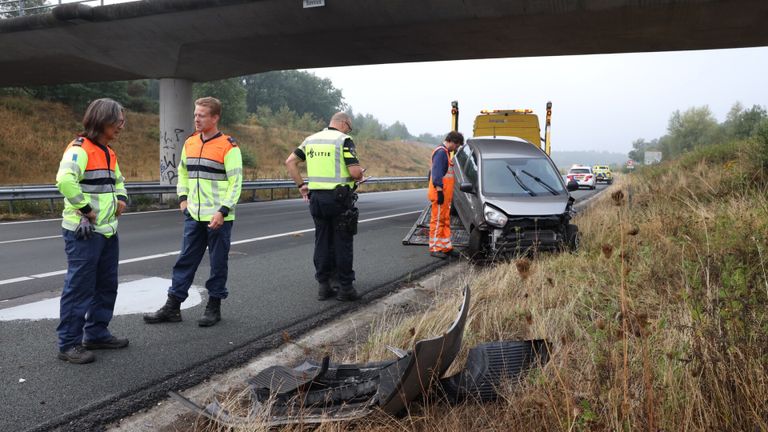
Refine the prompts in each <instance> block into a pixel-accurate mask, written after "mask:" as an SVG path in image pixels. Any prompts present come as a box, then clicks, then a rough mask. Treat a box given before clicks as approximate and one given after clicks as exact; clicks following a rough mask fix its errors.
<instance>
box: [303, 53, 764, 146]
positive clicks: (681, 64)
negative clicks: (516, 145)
mask: <svg viewBox="0 0 768 432" xmlns="http://www.w3.org/2000/svg"><path fill="white" fill-rule="evenodd" d="M309 71H310V72H312V73H314V74H316V75H318V76H320V77H323V78H329V79H331V81H333V84H334V86H335V87H336V88H339V89H341V90H342V92H343V95H344V99H345V101H346V102H347V103H348V104H349V105H351V106H352V108H353V110H354V112H355V113H369V114H372V115H374V116H375V117H376V118H378V119H379V121H381V122H383V123H385V124H391V123H394V122H395V121H401V122H403V123H405V125H406V126H408V130H409V131H410V132H411V133H412V134H414V135H418V134H421V133H424V132H429V133H432V134H440V135H442V134H444V133H446V132H447V131H448V129H449V128H450V102H451V101H452V100H458V101H459V108H460V110H461V115H460V117H459V128H460V131H461V132H463V133H464V134H465V135H466V136H471V135H472V120H473V119H474V116H475V115H476V114H477V113H478V112H479V111H480V110H481V109H486V108H487V109H512V108H531V109H533V110H534V111H535V112H536V113H537V114H543V113H544V112H545V106H546V103H547V101H548V100H551V101H552V105H553V108H552V146H553V150H555V151H556V150H599V151H610V152H618V153H626V152H628V151H629V150H631V148H632V141H633V140H635V139H637V138H646V139H648V140H650V139H653V138H658V137H660V136H661V135H664V134H665V133H666V128H667V122H668V120H669V117H670V115H671V113H672V112H673V111H674V110H678V109H679V110H681V111H684V110H685V109H687V108H690V107H693V106H702V105H708V106H709V108H710V109H711V110H712V112H713V114H714V115H715V117H717V120H718V121H719V122H722V121H723V120H724V119H725V115H726V114H727V113H728V110H729V109H730V108H731V106H732V105H733V104H734V103H735V102H737V101H740V102H741V103H742V104H743V105H744V106H745V107H751V106H752V105H755V104H757V105H762V106H768V79H767V78H766V77H768V48H746V49H732V50H710V51H677V52H663V53H639V54H605V55H584V56H562V57H535V58H510V59H489V60H466V61H450V62H431V63H404V64H389V65H374V66H354V67H336V68H322V69H309ZM542 118H543V116H542V115H540V119H542ZM542 126H543V125H542Z"/></svg>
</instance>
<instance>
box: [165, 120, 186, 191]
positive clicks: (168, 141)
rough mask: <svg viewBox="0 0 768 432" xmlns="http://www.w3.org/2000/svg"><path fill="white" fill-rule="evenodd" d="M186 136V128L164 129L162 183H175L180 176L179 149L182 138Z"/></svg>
mask: <svg viewBox="0 0 768 432" xmlns="http://www.w3.org/2000/svg"><path fill="white" fill-rule="evenodd" d="M183 137H184V129H179V128H176V129H174V130H173V132H172V133H169V132H168V131H163V136H162V137H161V142H160V147H161V150H165V151H161V153H162V159H161V160H160V183H165V182H167V184H174V183H176V179H177V178H178V177H179V174H178V161H177V154H178V153H179V151H178V150H177V149H179V148H181V145H182V143H183V142H182V139H183Z"/></svg>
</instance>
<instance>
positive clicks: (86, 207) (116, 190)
mask: <svg viewBox="0 0 768 432" xmlns="http://www.w3.org/2000/svg"><path fill="white" fill-rule="evenodd" d="M83 126H84V127H85V131H84V132H83V133H82V134H81V135H80V136H79V137H78V138H76V139H75V140H74V141H72V142H71V143H70V144H69V145H68V146H67V149H66V150H65V151H64V156H63V157H62V158H61V163H60V164H59V171H58V173H56V186H57V187H58V188H59V191H61V194H62V195H64V211H63V213H62V222H61V226H62V228H63V229H62V235H63V237H64V243H65V250H66V253H67V264H68V266H67V276H66V278H65V279H64V290H63V291H62V293H61V311H60V322H59V326H58V327H57V329H56V331H57V333H58V339H59V354H58V357H59V359H61V360H64V361H67V362H70V363H78V364H82V363H90V362H92V361H93V360H95V356H94V355H93V353H92V352H91V350H94V349H108V348H124V347H126V346H128V339H121V338H117V337H115V336H113V335H112V334H111V333H110V332H109V330H108V329H107V326H108V325H109V322H110V321H111V320H112V313H113V311H114V309H115V299H116V298H117V264H118V256H119V251H120V247H119V243H118V237H117V219H118V218H119V217H120V215H121V214H122V213H123V210H124V209H125V205H126V202H127V200H128V195H127V193H126V191H125V186H124V179H123V176H122V174H121V173H120V167H119V165H118V164H117V155H116V154H115V152H114V150H112V148H111V147H110V146H109V143H110V142H112V141H113V140H114V139H116V138H117V136H118V135H119V134H120V131H121V130H122V129H123V127H124V126H125V112H124V110H123V107H122V106H121V105H120V104H119V103H117V102H115V101H113V100H112V99H98V100H95V101H93V103H91V104H90V106H88V109H87V110H86V111H85V116H84V117H83Z"/></svg>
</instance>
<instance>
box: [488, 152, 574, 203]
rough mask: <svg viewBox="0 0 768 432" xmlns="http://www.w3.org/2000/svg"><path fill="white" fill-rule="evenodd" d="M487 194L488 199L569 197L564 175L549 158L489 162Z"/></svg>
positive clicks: (491, 160) (489, 160)
mask: <svg viewBox="0 0 768 432" xmlns="http://www.w3.org/2000/svg"><path fill="white" fill-rule="evenodd" d="M482 171H483V172H482V180H483V183H482V188H483V194H485V195H488V196H537V195H559V194H565V193H566V192H565V189H564V188H563V183H562V182H561V181H560V173H558V172H557V171H555V169H554V168H553V167H552V164H550V163H549V160H547V159H546V158H504V159H485V160H483V166H482Z"/></svg>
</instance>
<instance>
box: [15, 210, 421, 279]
mask: <svg viewBox="0 0 768 432" xmlns="http://www.w3.org/2000/svg"><path fill="white" fill-rule="evenodd" d="M415 213H421V210H416V211H410V212H404V213H397V214H393V215H387V216H379V217H375V218H369V219H363V220H361V221H359V222H358V223H366V222H374V221H378V220H383V219H391V218H396V217H400V216H406V215H411V214H415ZM314 230H315V229H314V228H307V229H303V230H298V231H291V232H285V233H280V234H272V235H268V236H262V237H254V238H249V239H243V240H238V241H233V242H232V243H231V244H232V245H240V244H246V243H253V242H257V241H262V240H271V239H274V238H279V237H287V236H293V235H296V234H303V233H308V232H312V231H314ZM179 252H181V251H173V252H164V253H159V254H154V255H147V256H143V257H136V258H129V259H124V260H120V261H119V264H128V263H134V262H139V261H148V260H153V259H158V258H165V257H169V256H174V255H178V254H179ZM63 274H67V271H66V270H56V271H52V272H48V273H38V274H34V275H29V276H21V277H16V278H13V279H5V280H0V285H7V284H12V283H17V282H24V281H29V280H34V279H43V278H47V277H51V276H59V275H63Z"/></svg>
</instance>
